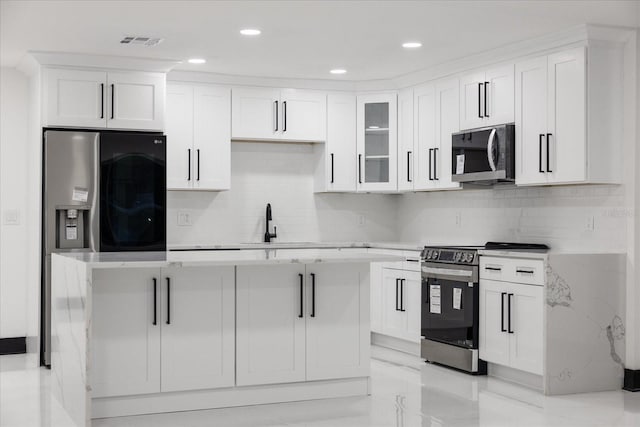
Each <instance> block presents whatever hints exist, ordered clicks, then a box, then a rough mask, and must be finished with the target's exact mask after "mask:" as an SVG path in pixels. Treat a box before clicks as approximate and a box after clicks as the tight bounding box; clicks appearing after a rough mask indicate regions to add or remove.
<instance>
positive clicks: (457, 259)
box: [453, 252, 464, 262]
mask: <svg viewBox="0 0 640 427" xmlns="http://www.w3.org/2000/svg"><path fill="white" fill-rule="evenodd" d="M463 255H464V254H463V253H462V252H456V253H455V255H454V256H453V261H454V262H460V261H462V258H463Z"/></svg>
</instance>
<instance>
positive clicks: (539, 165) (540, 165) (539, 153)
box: [538, 133, 544, 173]
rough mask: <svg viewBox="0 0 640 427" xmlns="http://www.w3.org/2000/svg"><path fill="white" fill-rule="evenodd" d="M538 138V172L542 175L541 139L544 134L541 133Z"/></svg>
mask: <svg viewBox="0 0 640 427" xmlns="http://www.w3.org/2000/svg"><path fill="white" fill-rule="evenodd" d="M538 136H539V138H540V139H539V140H538V141H539V144H538V172H540V173H544V169H542V138H544V134H543V133H541V134H540V135H538Z"/></svg>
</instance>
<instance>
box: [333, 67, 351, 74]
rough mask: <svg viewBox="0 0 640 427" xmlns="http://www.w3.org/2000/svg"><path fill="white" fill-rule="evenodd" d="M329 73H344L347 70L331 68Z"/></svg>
mask: <svg viewBox="0 0 640 427" xmlns="http://www.w3.org/2000/svg"><path fill="white" fill-rule="evenodd" d="M329 72H330V73H331V74H344V73H346V72H347V70H344V69H342V68H334V69H333V70H331V71H329Z"/></svg>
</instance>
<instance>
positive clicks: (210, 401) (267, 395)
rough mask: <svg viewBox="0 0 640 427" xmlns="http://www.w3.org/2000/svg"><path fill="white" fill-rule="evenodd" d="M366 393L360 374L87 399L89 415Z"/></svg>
mask: <svg viewBox="0 0 640 427" xmlns="http://www.w3.org/2000/svg"><path fill="white" fill-rule="evenodd" d="M369 394H371V384H370V378H368V377H361V378H345V379H339V380H323V381H308V382H300V383H288V384H269V385H260V386H243V387H233V388H226V389H217V390H194V391H184V392H170V393H158V394H148V395H137V396H122V397H101V398H94V399H92V400H91V412H92V414H91V418H111V417H120V416H127V415H142V414H158V413H166V412H178V411H193V410H203V409H217V408H230V407H234V406H250V405H262V404H268V403H282V402H297V401H303V400H315V399H331V398H336V397H352V396H366V395H369Z"/></svg>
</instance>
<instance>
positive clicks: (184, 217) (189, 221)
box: [178, 211, 193, 227]
mask: <svg viewBox="0 0 640 427" xmlns="http://www.w3.org/2000/svg"><path fill="white" fill-rule="evenodd" d="M178 225H179V226H183V227H190V226H192V225H193V217H192V216H191V213H190V212H187V211H180V212H178Z"/></svg>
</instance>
